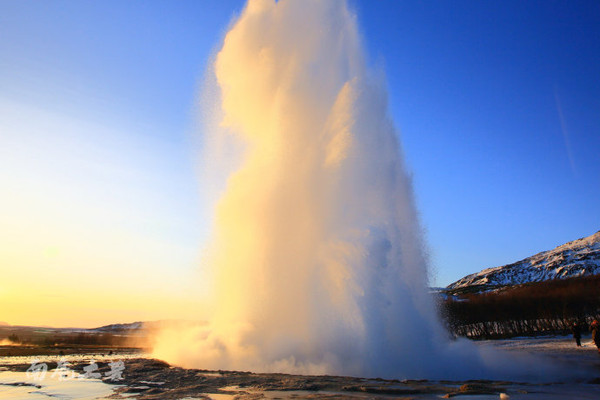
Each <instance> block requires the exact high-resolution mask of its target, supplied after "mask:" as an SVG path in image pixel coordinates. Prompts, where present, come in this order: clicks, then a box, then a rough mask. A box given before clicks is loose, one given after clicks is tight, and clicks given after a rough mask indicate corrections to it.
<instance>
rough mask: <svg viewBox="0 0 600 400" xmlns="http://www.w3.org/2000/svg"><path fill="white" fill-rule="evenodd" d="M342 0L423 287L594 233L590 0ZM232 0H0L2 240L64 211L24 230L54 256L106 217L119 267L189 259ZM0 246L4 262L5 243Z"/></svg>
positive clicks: (160, 266)
mask: <svg viewBox="0 0 600 400" xmlns="http://www.w3.org/2000/svg"><path fill="white" fill-rule="evenodd" d="M282 1H283V0H282ZM351 4H352V5H353V7H354V8H355V9H356V10H357V13H358V19H359V23H360V26H361V29H362V32H363V34H364V38H365V46H366V48H367V51H368V53H369V56H370V60H371V62H372V63H373V65H375V66H379V67H383V68H384V69H385V71H386V75H387V79H388V83H389V92H390V111H391V114H392V116H393V118H394V120H395V122H396V124H397V126H398V128H399V130H400V132H401V137H402V142H403V146H404V152H405V156H406V159H407V163H408V165H409V169H410V170H411V171H412V173H413V177H414V185H415V191H416V198H417V204H418V207H419V209H420V212H421V215H422V221H423V226H424V228H425V230H426V234H427V240H428V244H429V248H430V254H431V260H432V266H433V271H434V281H433V283H434V284H436V285H446V284H448V283H450V282H451V281H453V280H456V279H458V278H460V277H462V276H464V275H466V274H468V273H471V272H476V271H478V270H480V269H482V268H486V267H491V266H497V265H502V264H506V263H510V262H513V261H517V260H519V259H521V258H524V257H526V256H529V255H532V254H533V253H536V252H539V251H542V250H547V249H550V248H552V247H554V246H556V245H559V244H562V243H563V242H566V241H568V240H572V239H576V238H579V237H581V236H586V235H589V234H591V233H593V232H595V231H597V230H599V229H600V157H599V150H600V3H598V2H597V1H591V0H590V1H568V2H564V1H561V2H558V1H544V2H540V1H502V2H489V1H452V2H449V1H416V0H415V1H393V0H378V1H371V0H357V1H352V2H351ZM242 6H243V2H242V1H222V0H219V1H217V0H215V1H126V2H123V1H102V2H94V1H43V2H42V1H38V2H34V1H20V0H14V1H13V0H4V1H2V2H0V178H1V179H2V180H3V182H4V183H3V185H2V186H3V187H2V188H0V190H1V191H4V193H2V194H1V196H0V198H2V199H4V200H0V206H1V207H2V208H3V210H2V213H5V215H9V214H10V215H11V217H10V218H12V219H11V221H12V222H11V221H9V223H8V224H5V225H4V230H5V232H4V234H3V235H2V236H1V237H2V238H7V237H9V236H10V237H12V236H14V234H15V229H17V227H19V228H18V229H21V228H22V232H21V231H19V232H21V234H22V235H23V237H24V238H27V237H30V236H31V235H34V234H35V235H37V234H38V233H39V232H38V231H39V229H38V230H37V231H35V232H37V233H35V232H34V231H27V229H26V228H23V227H22V226H25V227H27V226H30V227H32V228H31V229H35V228H34V227H35V222H36V221H46V219H47V221H46V222H44V223H46V224H47V226H51V225H52V223H53V221H54V220H53V218H55V219H56V220H61V221H64V220H65V219H70V220H71V221H72V224H71V227H70V228H69V232H68V234H66V233H65V237H64V238H53V237H52V234H51V233H49V234H47V236H46V237H44V238H37V239H35V240H34V239H32V242H33V243H35V244H32V246H38V245H39V246H40V249H41V250H40V251H41V252H42V253H43V254H45V255H46V256H48V257H55V256H56V254H59V253H60V254H63V255H64V254H68V253H69V251H70V246H79V245H80V243H79V242H77V240H76V239H74V238H76V237H80V236H81V235H80V234H79V233H78V232H79V230H78V229H80V227H81V226H83V225H85V226H89V227H90V230H96V231H98V232H109V231H110V230H115V229H116V230H118V233H119V235H120V236H119V237H121V238H122V239H121V241H120V243H121V244H122V246H123V248H122V249H121V252H122V254H123V258H121V259H119V258H118V257H117V258H116V259H115V260H112V262H113V263H116V264H119V263H121V264H122V268H126V265H127V263H129V262H133V263H135V262H137V263H141V264H144V263H145V261H144V262H142V261H140V257H142V256H140V255H139V254H138V253H142V252H144V251H146V253H149V254H150V255H147V257H149V260H148V264H145V265H151V267H150V268H147V270H148V272H147V273H148V274H149V275H152V276H154V277H155V278H156V279H161V278H160V277H161V276H164V275H165V274H167V275H178V274H179V272H180V271H182V270H186V269H189V267H190V265H193V264H194V263H196V262H197V257H198V254H197V253H198V243H199V242H200V240H201V238H202V237H203V236H204V235H205V234H206V218H207V215H206V213H207V211H206V210H204V208H203V200H202V193H201V189H200V188H199V187H198V183H197V182H198V180H197V178H196V176H195V170H194V168H195V162H196V161H195V160H194V157H195V154H196V152H195V150H194V147H195V146H196V144H195V143H194V141H193V140H192V139H191V138H190V137H191V135H190V132H191V131H193V129H194V115H195V103H196V101H197V94H198V86H199V83H200V82H201V80H202V74H203V71H204V68H205V66H206V63H207V60H208V58H209V55H210V52H211V51H212V50H213V49H214V48H215V46H216V45H217V44H218V41H219V39H220V38H221V37H222V35H223V34H224V32H225V31H226V28H227V26H228V24H229V22H230V21H231V18H232V17H233V16H234V13H235V12H237V11H239V10H240V9H241V8H242ZM299 34H300V33H299ZM192 136H193V135H192ZM10 198H12V199H13V200H7V199H10ZM40 199H42V200H40ZM48 204H50V205H48ZM107 205H109V206H110V207H108V206H107ZM107 208H110V212H108V214H107V215H104V214H102V213H101V212H100V213H98V211H99V210H105V209H107ZM48 214H52V215H51V216H50V217H48ZM90 214H100V215H101V217H96V218H94V217H90V216H89V215H90ZM44 218H45V219H44ZM19 221H26V223H20V222H19ZM115 221H116V222H115ZM54 222H56V221H54ZM109 222H110V223H109ZM11 224H12V225H11ZM7 227H8V228H7ZM78 227H79V228H78ZM0 229H1V228H0ZM9 230H10V231H9ZM98 235H100V234H98ZM102 235H104V233H102ZM140 235H141V236H143V237H144V240H146V241H145V242H143V243H142V242H139V237H140ZM38 239H39V240H38ZM78 240H79V239H78ZM90 241H94V242H101V241H102V239H100V238H99V237H92V238H90ZM5 243H6V242H5ZM148 243H153V244H150V245H148ZM1 246H2V245H1V244H0V247H1ZM5 246H7V245H6V244H5ZM104 246H113V244H112V243H111V242H110V241H108V242H106V243H105V244H104ZM144 246H147V247H144ZM161 246H163V247H161ZM13 247H14V246H13ZM131 248H133V249H134V251H129V252H128V251H127V249H131ZM156 248H159V250H160V249H162V250H160V251H162V253H160V251H159V253H160V254H158V255H157V254H155V252H156V251H157V250H156ZM145 249H146V250H145ZM11 251H12V250H11ZM15 251H16V250H15ZM96 251H98V250H97V249H96ZM61 252H62V253H61ZM40 254H41V253H40ZM132 254H133V255H132ZM169 254H177V256H176V257H174V258H173V259H171V260H170V259H169ZM0 256H3V257H4V259H3V260H0V263H1V264H0V265H1V267H2V268H3V269H4V268H8V266H9V264H10V263H11V262H13V261H12V260H13V258H14V257H18V256H19V254H17V253H15V252H12V253H10V252H5V253H0ZM11 257H13V258H11ZM40 257H41V256H40ZM64 257H67V256H64ZM67 258H68V257H67ZM150 258H151V259H150ZM142 259H143V257H142ZM38 261H39V260H38ZM31 262H35V260H33V261H31ZM65 262H66V261H65ZM78 263H79V264H78ZM81 263H85V257H83V256H82V258H81V259H78V260H77V262H75V261H73V265H74V266H75V265H83V264H81ZM11 265H12V264H11ZM61 265H62V264H61ZM74 266H73V268H75V267H74ZM100 267H101V266H98V268H100ZM151 281H152V279H151V278H148V282H149V283H148V285H151V283H150V282H151ZM0 289H1V288H0ZM0 292H1V290H0ZM0 294H1V293H0Z"/></svg>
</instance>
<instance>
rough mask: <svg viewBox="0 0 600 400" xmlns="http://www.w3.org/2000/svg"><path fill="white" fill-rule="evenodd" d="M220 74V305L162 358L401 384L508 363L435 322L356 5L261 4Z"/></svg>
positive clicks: (215, 98) (212, 143) (230, 43)
mask: <svg viewBox="0 0 600 400" xmlns="http://www.w3.org/2000/svg"><path fill="white" fill-rule="evenodd" d="M210 71H211V77H209V81H211V80H212V81H213V83H214V85H213V86H210V85H209V88H208V89H207V93H209V96H208V99H209V100H208V103H207V104H205V112H206V110H208V111H209V113H210V114H211V115H210V118H209V119H210V121H208V122H209V123H208V124H207V126H208V128H207V131H206V132H205V135H206V138H205V143H204V147H205V158H206V159H208V160H210V164H211V166H212V169H211V171H212V172H211V174H209V175H210V176H209V178H212V179H213V181H216V182H223V183H221V184H220V185H221V186H219V184H217V186H216V187H217V188H218V189H219V190H218V191H219V200H218V201H217V203H216V206H215V214H214V229H213V236H212V239H211V241H210V243H209V245H208V247H207V248H208V252H207V258H206V265H208V266H209V268H210V270H211V274H212V279H213V280H214V285H213V289H214V296H213V297H214V298H213V303H212V307H213V315H212V318H211V320H210V322H209V323H208V324H206V325H198V326H196V327H193V328H189V329H185V330H181V329H173V330H170V331H169V330H165V331H163V332H162V334H161V335H159V337H158V338H157V343H156V346H155V348H154V354H155V356H157V357H160V358H163V359H166V360H168V361H171V362H175V363H177V364H179V365H183V366H188V367H201V368H206V369H230V370H252V371H259V372H260V371H277V372H295V373H311V374H322V373H328V374H349V375H361V376H382V377H396V378H400V377H436V376H437V377H447V378H450V377H457V376H456V374H454V372H453V371H456V370H457V369H456V368H455V369H449V365H451V364H456V363H457V362H458V363H461V362H465V363H466V364H464V365H463V366H462V367H461V371H462V372H465V371H471V372H472V371H482V368H483V366H485V365H486V364H490V363H492V362H498V359H494V361H490V362H486V361H485V357H482V356H480V355H478V354H475V352H474V350H473V349H472V347H470V346H467V345H466V344H464V343H462V342H460V343H457V344H455V345H454V347H452V346H449V343H448V340H447V339H446V336H445V333H444V331H443V329H442V328H441V327H440V325H439V323H438V321H437V319H436V313H435V310H434V305H433V304H432V299H431V298H430V295H429V293H428V289H427V286H428V285H427V283H428V276H427V262H426V257H425V252H424V246H423V242H422V239H421V237H422V235H421V231H420V227H419V222H418V218H417V212H416V210H415V205H414V200H413V191H412V188H411V180H410V177H409V175H408V174H407V172H406V167H405V165H404V162H403V157H402V151H401V148H400V143H399V142H398V134H397V131H396V129H395V127H394V124H393V122H392V120H391V118H390V116H389V114H388V105H387V94H386V90H385V81H384V77H383V74H382V73H380V72H378V71H377V70H373V69H371V68H368V64H367V62H366V60H365V54H364V52H363V49H362V44H361V38H360V36H359V33H358V29H357V22H356V17H355V15H354V14H353V13H352V11H351V10H350V9H349V8H348V6H347V4H346V2H345V1H317V0H281V1H278V2H276V1H273V0H253V1H250V2H249V3H248V4H247V6H246V8H245V9H244V10H243V12H242V13H241V15H240V16H239V18H238V19H237V20H236V21H235V22H234V24H233V25H232V27H231V29H230V30H229V31H228V32H227V34H226V36H225V38H224V40H223V44H222V47H221V48H220V50H219V51H218V53H217V54H216V56H215V59H214V64H213V65H212V67H211V69H210ZM212 73H214V75H212ZM211 121H212V123H210V122H211ZM224 171H225V172H224ZM225 175H227V179H226V180H225V179H224V176H225ZM453 349H454V350H453ZM457 354H460V357H459V358H460V359H458V360H457V359H456V356H457ZM467 375H468V372H467Z"/></svg>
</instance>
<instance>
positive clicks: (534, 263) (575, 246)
mask: <svg viewBox="0 0 600 400" xmlns="http://www.w3.org/2000/svg"><path fill="white" fill-rule="evenodd" d="M595 274H600V231H598V232H596V233H595V234H593V235H591V236H588V237H585V238H582V239H578V240H574V241H572V242H569V243H566V244H563V245H562V246H559V247H557V248H555V249H554V250H549V251H544V252H542V253H538V254H536V255H534V256H531V257H528V258H526V259H524V260H522V261H519V262H516V263H514V264H509V265H505V266H502V267H495V268H488V269H484V270H483V271H481V272H477V273H475V274H471V275H467V276H465V277H464V278H462V279H459V280H458V281H456V282H454V283H452V284H450V285H448V287H447V290H449V291H457V290H465V289H469V288H472V289H476V291H487V290H493V289H497V288H500V287H504V286H512V285H520V284H524V283H530V282H541V281H547V280H552V279H565V278H573V277H578V276H587V275H595Z"/></svg>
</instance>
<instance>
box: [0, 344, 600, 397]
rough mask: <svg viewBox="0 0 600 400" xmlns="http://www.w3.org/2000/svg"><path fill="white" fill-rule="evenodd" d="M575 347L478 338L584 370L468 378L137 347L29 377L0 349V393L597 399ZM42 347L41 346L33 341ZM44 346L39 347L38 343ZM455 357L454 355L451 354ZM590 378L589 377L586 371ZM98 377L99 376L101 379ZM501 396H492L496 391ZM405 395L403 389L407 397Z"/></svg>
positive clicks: (589, 348) (596, 361)
mask: <svg viewBox="0 0 600 400" xmlns="http://www.w3.org/2000/svg"><path fill="white" fill-rule="evenodd" d="M583 345H584V346H583V347H582V348H576V347H575V345H574V341H573V339H572V338H570V337H548V338H529V339H523V338H521V339H513V340H500V341H489V342H478V343H477V346H483V347H486V348H489V347H492V348H504V349H508V350H507V351H510V352H514V353H518V354H537V356H543V357H544V361H543V362H548V360H554V362H556V363H557V364H558V365H565V366H566V367H567V368H573V367H575V366H579V367H580V368H583V369H585V370H587V371H588V373H589V375H590V376H588V377H587V378H584V379H581V378H579V379H578V378H574V377H572V376H562V377H552V379H550V378H551V377H546V378H547V379H546V380H545V381H544V383H539V382H533V381H525V380H520V381H518V382H510V381H506V380H502V381H498V380H496V381H489V380H469V381H456V380H453V381H447V380H445V381H437V380H418V381H415V380H406V381H400V380H383V379H368V378H359V377H343V376H323V375H321V376H302V375H284V374H254V373H250V372H234V371H208V370H197V369H196V370H195V369H182V368H176V367H169V365H168V364H166V363H164V362H162V361H158V360H151V359H148V358H142V357H143V354H140V353H137V354H131V353H119V352H118V351H116V352H115V353H113V354H112V355H107V354H106V350H107V349H104V350H103V354H97V353H89V354H71V355H67V356H57V355H53V356H43V355H37V356H35V358H37V359H38V362H45V363H48V373H47V375H46V377H45V379H42V380H35V378H33V377H31V376H27V374H26V373H25V371H26V370H27V369H28V368H29V367H30V362H31V361H32V357H31V356H28V357H23V356H16V357H15V356H12V357H0V397H1V398H19V399H21V398H27V399H31V398H35V399H51V398H61V399H84V398H89V399H98V398H123V397H127V398H131V399H146V400H150V399H163V400H169V399H183V398H190V399H191V398H194V399H197V398H203V399H209V398H210V399H215V400H224V399H227V400H229V399H231V400H233V399H239V400H241V399H248V400H250V399H251V400H256V399H276V398H277V399H285V398H290V399H297V400H298V399H313V400H314V399H332V398H345V399H357V400H364V399H381V400H384V399H390V398H414V399H439V398H449V397H452V398H457V399H461V398H464V399H474V398H477V399H498V398H507V397H506V396H507V395H508V396H509V398H510V399H526V400H537V399H544V400H548V399H566V398H568V399H572V398H577V399H597V398H598V397H599V396H600V379H599V378H598V376H599V375H600V355H598V352H597V350H596V348H595V346H593V345H592V343H590V340H589V337H588V338H584V341H583ZM41 350H42V351H43V350H44V349H41ZM46 350H47V349H46ZM92 360H94V361H95V362H96V363H97V365H98V372H99V373H101V374H102V375H103V376H105V378H104V379H103V380H104V383H102V382H101V381H100V380H99V379H67V380H61V379H59V378H58V377H57V376H53V374H54V372H55V371H54V368H55V366H56V365H57V362H59V361H66V362H68V367H67V368H68V369H69V370H72V371H74V372H75V373H84V372H85V371H84V368H85V367H88V366H89V363H90V362H91V361H92ZM111 361H112V362H114V361H122V362H123V363H124V364H123V367H124V369H123V371H122V372H123V374H122V378H123V380H118V381H112V380H110V378H106V375H107V373H108V372H109V371H110V364H109V362H111ZM457 361H458V360H457ZM594 378H595V379H594ZM105 383H106V384H105ZM501 394H502V395H503V396H504V397H500V395H501ZM407 396H408V397H407Z"/></svg>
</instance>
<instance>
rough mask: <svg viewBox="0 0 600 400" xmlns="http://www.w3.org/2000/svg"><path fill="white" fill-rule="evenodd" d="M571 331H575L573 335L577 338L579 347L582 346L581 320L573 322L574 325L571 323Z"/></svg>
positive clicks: (576, 341)
mask: <svg viewBox="0 0 600 400" xmlns="http://www.w3.org/2000/svg"><path fill="white" fill-rule="evenodd" d="M571 331H572V332H573V337H574V338H575V343H577V347H581V325H579V322H577V321H575V322H573V325H571Z"/></svg>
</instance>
